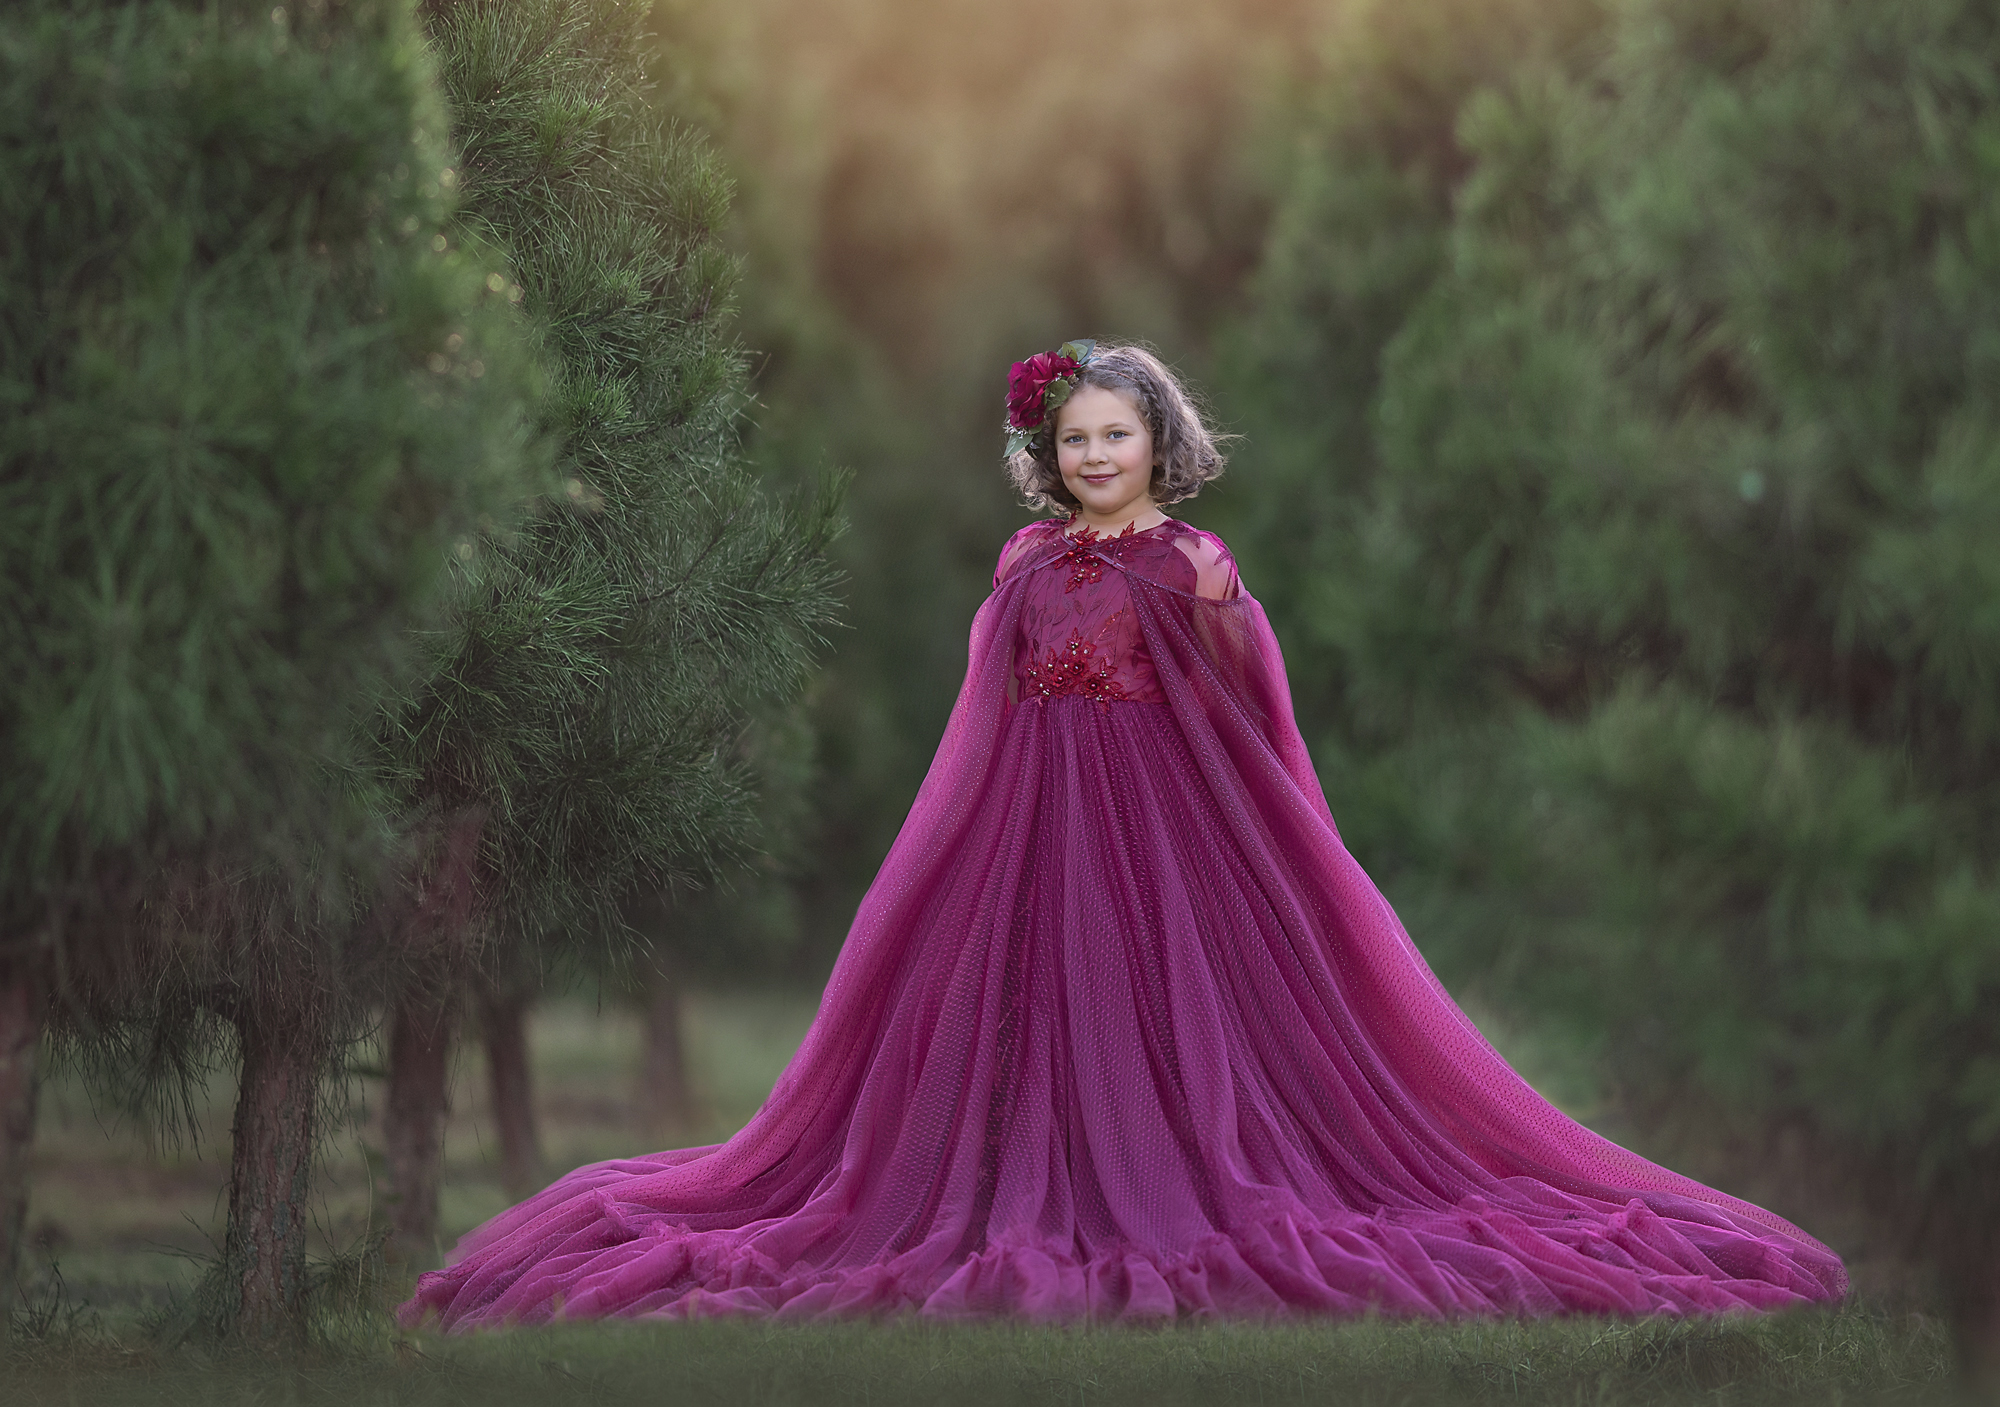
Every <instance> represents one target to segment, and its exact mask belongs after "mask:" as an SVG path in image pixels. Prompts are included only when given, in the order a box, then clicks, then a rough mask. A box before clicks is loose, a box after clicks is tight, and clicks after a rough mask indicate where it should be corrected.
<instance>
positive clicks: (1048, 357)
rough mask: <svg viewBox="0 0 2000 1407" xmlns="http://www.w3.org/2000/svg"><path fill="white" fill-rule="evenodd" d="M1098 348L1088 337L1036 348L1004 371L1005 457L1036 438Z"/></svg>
mask: <svg viewBox="0 0 2000 1407" xmlns="http://www.w3.org/2000/svg"><path fill="white" fill-rule="evenodd" d="M1096 352H1097V344H1096V343H1095V342H1092V341H1088V340H1079V341H1075V342H1065V343H1063V344H1062V346H1060V347H1058V348H1056V349H1055V350H1054V351H1053V352H1037V353H1035V355H1033V356H1032V357H1029V358H1028V359H1027V360H1026V361H1024V362H1015V363H1014V365H1013V366H1012V367H1011V368H1010V369H1009V370H1008V372H1007V457H1008V458H1009V459H1012V458H1013V457H1014V456H1015V455H1017V454H1019V453H1020V452H1021V451H1022V450H1024V449H1026V448H1027V447H1028V446H1029V445H1031V444H1033V443H1034V442H1035V437H1036V436H1037V435H1039V434H1041V433H1042V431H1043V430H1044V429H1046V428H1047V427H1048V426H1049V425H1050V423H1051V422H1053V421H1054V420H1055V417H1056V412H1057V411H1058V410H1060V409H1062V403H1063V402H1064V401H1066V400H1068V399H1069V397H1070V392H1072V391H1074V390H1075V389H1076V384H1077V380H1078V377H1079V375H1080V374H1081V373H1082V371H1083V369H1084V367H1086V366H1088V365H1089V364H1090V359H1091V357H1092V356H1094V355H1095V354H1096Z"/></svg>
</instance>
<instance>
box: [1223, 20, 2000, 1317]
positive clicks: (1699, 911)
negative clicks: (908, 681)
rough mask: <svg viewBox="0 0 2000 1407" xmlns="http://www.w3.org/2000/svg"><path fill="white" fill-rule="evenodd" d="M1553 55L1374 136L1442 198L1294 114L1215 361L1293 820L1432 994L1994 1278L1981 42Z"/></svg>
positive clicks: (1699, 45) (1999, 1123)
mask: <svg viewBox="0 0 2000 1407" xmlns="http://www.w3.org/2000/svg"><path fill="white" fill-rule="evenodd" d="M1585 19H1586V20H1588V19H1589V17H1588V14H1587V12H1585ZM1559 31H1560V22H1559V21H1556V20H1552V21H1551V22H1550V25H1549V26H1548V27H1546V28H1545V30H1544V33H1543V38H1542V40H1539V41H1537V42H1533V43H1522V44H1520V45H1517V46H1516V47H1515V48H1514V49H1513V50H1512V51H1511V52H1506V51H1502V52H1500V54H1499V56H1498V58H1497V60H1496V61H1495V66H1494V67H1493V68H1492V69H1491V70H1489V71H1487V72H1485V73H1483V74H1481V75H1479V78H1480V82H1478V83H1477V84H1463V85H1456V89H1457V90H1456V91H1454V90H1453V88H1450V87H1448V88H1446V89H1443V90H1441V91H1440V92H1438V93H1437V94H1436V96H1434V97H1430V98H1425V99H1424V100H1422V102H1420V103H1419V104H1418V106H1419V107H1420V108H1421V109H1422V110H1423V112H1424V113H1425V114H1426V115H1427V119H1428V120H1429V121H1430V123H1431V124H1432V130H1433V131H1435V132H1437V133H1440V134H1444V133H1449V134H1450V135H1449V140H1448V146H1447V150H1448V151H1449V152H1450V153H1452V159H1451V160H1449V161H1444V162H1440V163H1434V164H1433V165H1429V166H1427V165H1425V164H1424V163H1421V162H1419V163H1416V164H1415V165H1414V166H1412V165H1411V164H1409V163H1394V164H1392V165H1391V166H1390V168H1389V172H1390V174H1385V173H1384V172H1383V171H1382V170H1379V169H1374V168H1371V165H1370V163H1369V162H1368V161H1367V160H1365V159H1363V160H1354V161H1350V160H1349V159H1348V158H1347V157H1345V156H1343V155H1342V153H1344V152H1347V151H1351V150H1353V149H1354V148H1356V147H1360V148H1363V149H1366V150H1370V151H1379V150H1380V147H1379V145H1378V137H1377V133H1378V131H1379V128H1380V123H1379V122H1378V121H1377V120H1376V114H1377V113H1378V111H1379V110H1380V109H1381V108H1382V107H1384V106H1385V105H1386V106H1387V107H1388V108H1389V109H1390V110H1391V112H1392V114H1393V113H1395V112H1398V111H1400V108H1399V107H1398V104H1399V103H1401V102H1402V101H1403V99H1402V98H1400V97H1397V98H1395V99H1393V100H1392V99H1388V98H1381V97H1379V96H1370V93H1371V88H1370V85H1369V84H1367V83H1359V84H1354V85H1349V86H1347V87H1346V88H1345V89H1344V91H1343V92H1342V94H1341V96H1340V97H1339V98H1338V99H1337V100H1335V101H1333V102H1332V103H1331V104H1330V105H1329V110H1328V114H1327V115H1326V116H1325V117H1324V118H1323V119H1322V121H1321V126H1320V130H1319V135H1318V136H1317V138H1316V148H1315V149H1316V151H1317V152H1318V153H1319V155H1317V156H1315V157H1314V158H1312V159H1310V160H1308V161H1307V162H1306V163H1304V165H1303V166H1302V168H1301V170H1300V172H1299V174H1298V176H1297V178H1296V183H1295V188H1294V193H1293V195H1292V197H1291V198H1290V200H1289V201H1288V203H1287V205H1286V206H1285V208H1284V210H1283V212H1282V213H1281V215H1280V217H1279V220H1278V224H1277V229H1278V234H1277V237H1276V239H1275V241H1274V245H1273V250H1272V256H1271V259H1270V261H1269V263H1268V264H1267V267H1266V270H1265V272H1264V273H1263V275H1262V279H1263V283H1262V287H1261V289H1260V300H1261V309H1260V312H1259V314H1258V316H1257V318H1256V320H1255V321H1253V322H1252V323H1251V324H1250V325H1249V328H1248V329H1247V330H1246V332H1245V334H1244V335H1245V337H1246V339H1250V345H1252V346H1254V345H1255V341H1254V339H1258V338H1260V337H1263V336H1266V335H1267V333H1266V330H1267V329H1269V330H1270V332H1269V334H1268V335H1269V336H1270V337H1271V341H1270V346H1271V348H1273V349H1274V351H1273V352H1270V353H1266V354H1262V355H1261V356H1260V355H1259V354H1257V353H1254V352H1252V353H1249V354H1247V359H1249V360H1253V361H1255V363H1256V378H1257V380H1259V381H1262V382H1265V383H1268V389H1261V390H1259V391H1257V392H1256V393H1255V394H1257V395H1258V396H1259V397H1260V399H1259V402H1258V403H1259V404H1260V405H1263V406H1265V407H1268V408H1270V409H1271V412H1272V414H1273V417H1274V421H1275V422H1276V423H1275V426H1274V429H1275V430H1276V433H1275V434H1273V435H1271V437H1270V438H1272V439H1275V440H1276V441H1277V443H1276V444H1275V445H1274V446H1273V447H1271V448H1270V449H1267V450H1265V451H1262V457H1263V460H1264V462H1265V463H1268V464H1269V466H1270V468H1271V472H1272V476H1273V478H1275V479H1277V480H1278V482H1279V484H1281V485H1282V488H1280V489H1279V491H1278V493H1277V495H1276V499H1277V501H1276V502H1275V503H1274V504H1273V505H1272V506H1271V507H1270V508H1268V509H1261V508H1260V509H1259V510H1258V511H1259V512H1263V513H1266V514H1267V515H1268V516H1267V517H1266V518H1265V519H1263V520H1262V521H1261V522H1254V523H1252V525H1251V526H1252V528H1253V531H1252V533H1251V537H1250V540H1248V541H1245V542H1243V543H1242V544H1241V545H1242V546H1243V547H1244V549H1245V551H1244V555H1245V557H1246V558H1248V559H1250V561H1251V563H1252V568H1253V569H1252V570H1251V571H1250V573H1249V575H1250V578H1251V581H1252V584H1253V587H1255V588H1264V587H1265V586H1266V583H1265V581H1264V580H1262V579H1260V578H1259V577H1258V576H1257V575H1256V572H1255V570H1254V568H1255V566H1256V565H1257V564H1260V563H1264V564H1268V565H1269V566H1270V567H1271V568H1272V574H1273V576H1274V577H1275V579H1276V580H1278V581H1279V582H1281V583H1285V584H1294V585H1295V588H1296V590H1297V592H1298V599H1297V600H1295V601H1290V602H1288V601H1286V600H1285V594H1286V589H1287V587H1286V586H1285V585H1281V586H1280V587H1279V589H1278V590H1277V591H1276V592H1275V593H1273V594H1276V595H1277V596H1278V598H1279V610H1280V612H1281V613H1282V614H1281V622H1282V623H1283V625H1284V626H1285V628H1287V630H1288V632H1289V635H1290V639H1291V640H1293V641H1298V642H1300V644H1299V646H1298V647H1296V648H1295V652H1294V657H1293V659H1294V673H1293V679H1294V684H1295V687H1296V688H1297V690H1298V694H1299V699H1300V708H1301V713H1302V716H1304V717H1305V718H1306V719H1307V720H1308V721H1309V723H1310V726H1311V731H1312V734H1313V737H1312V741H1313V742H1314V743H1315V745H1316V747H1317V748H1318V749H1319V756H1320V758H1321V760H1322V762H1323V764H1325V770H1326V772H1327V775H1328V780H1329V789H1330V790H1331V791H1332V793H1333V803H1334V810H1335V814H1336V815H1337V816H1340V817H1341V818H1342V821H1343V824H1344V826H1345V827H1346V828H1347V830H1348V832H1349V836H1350V840H1351V842H1352V843H1353V844H1354V846H1355V849H1356V850H1357V852H1358V853H1359V854H1360V855H1361V857H1362V859H1363V860H1364V862H1366V863H1369V864H1370V865H1371V867H1372V868H1374V869H1375V870H1376V872H1377V873H1378V874H1380V875H1382V876H1383V877H1384V878H1385V879H1387V880H1388V881H1389V882H1390V885H1391V888H1392V889H1393V890H1394V891H1395V893H1396V894H1397V897H1398V898H1399V901H1402V902H1404V903H1405V906H1406V910H1407V912H1408V913H1409V914H1410V915H1411V916H1412V927H1413V929H1414V930H1415V931H1416V932H1417V934H1418V937H1419V939H1420V941H1423V942H1424V943H1425V945H1426V950H1427V951H1428V952H1429V953H1431V955H1432V956H1433V958H1434V960H1435V961H1436V962H1437V963H1438V965H1439V966H1440V967H1441V969H1443V970H1444V971H1445V973H1446V974H1447V976H1448V977H1449V978H1451V979H1452V980H1456V981H1460V982H1465V981H1473V980H1484V981H1486V982H1487V983H1489V984H1492V985H1495V986H1497V987H1500V988H1502V989H1505V990H1507V991H1509V992H1511V994H1512V995H1513V997H1514V999H1515V1000H1516V1001H1517V1002H1521V1001H1525V1002H1527V1003H1529V1004H1531V1005H1534V1006H1537V1007H1540V1008H1541V1009H1543V1010H1547V1011H1553V1012H1561V1013H1565V1014H1566V1015H1567V1017H1568V1018H1569V1019H1570V1020H1571V1021H1572V1022H1574V1023H1575V1024H1577V1025H1578V1026H1579V1027H1582V1028H1584V1029H1586V1030H1587V1031H1588V1032H1589V1033H1593V1034H1594V1035H1595V1036H1596V1037H1597V1038H1599V1039H1601V1040H1602V1041H1603V1042H1604V1045H1605V1049H1606V1051H1607V1053H1608V1054H1609V1056H1610V1058H1611V1060H1612V1062H1613V1069H1614V1071H1615V1072H1616V1073H1617V1074H1618V1075H1619V1076H1620V1077H1621V1078H1622V1079H1623V1080H1624V1081H1625V1082H1626V1083H1627V1085H1628V1086H1629V1087H1631V1088H1634V1089H1638V1090H1646V1091H1651V1092H1654V1093H1655V1094H1657V1093H1658V1092H1660V1091H1663V1090H1664V1091H1675V1092H1677V1094H1678V1095H1680V1096H1685V1097H1689V1098H1692V1099H1694V1100H1695V1101H1697V1102H1698V1103H1699V1104H1700V1105H1701V1107H1704V1108H1707V1109H1710V1110H1717V1111H1733V1112H1734V1113H1735V1114H1737V1115H1738V1116H1740V1119H1741V1122H1742V1124H1743V1126H1745V1127H1763V1128H1772V1127H1776V1126H1779V1125H1781V1124H1795V1125H1797V1126H1800V1127H1802V1128H1804V1129H1806V1130H1808V1131H1809V1132H1810V1134H1811V1135H1812V1136H1813V1137H1814V1138H1815V1139H1816V1140H1818V1141H1819V1143H1820V1145H1821V1146H1822V1147H1823V1148H1825V1149H1828V1150H1836V1151H1840V1152H1843V1153H1844V1154H1846V1155H1848V1156H1847V1157H1846V1158H1845V1159H1844V1160H1842V1161H1841V1162H1840V1163H1839V1164H1838V1165H1839V1166H1841V1167H1844V1168H1845V1169H1846V1170H1847V1171H1848V1172H1849V1173H1850V1174H1851V1173H1854V1172H1856V1171H1857V1170H1860V1171H1863V1172H1866V1171H1868V1170H1873V1171H1875V1172H1879V1173H1886V1174H1887V1177H1888V1180H1887V1181H1886V1182H1885V1183H1883V1184H1882V1185H1883V1186H1887V1187H1893V1188H1894V1189H1895V1195H1894V1196H1891V1197H1880V1196H1878V1197H1876V1198H1875V1202H1876V1206H1877V1208H1878V1209H1883V1208H1889V1209H1894V1210H1900V1211H1906V1212H1913V1213H1915V1214H1916V1215H1915V1216H1913V1217H1912V1218H1911V1221H1912V1222H1916V1223H1924V1222H1928V1223H1929V1225H1930V1226H1931V1227H1932V1229H1933V1230H1934V1231H1936V1232H1937V1233H1939V1235H1938V1239H1937V1240H1934V1241H1931V1242H1930V1243H1929V1244H1930V1246H1931V1249H1932V1251H1933V1253H1934V1254H1935V1256H1936V1257H1937V1259H1938V1261H1939V1263H1941V1264H1943V1265H1944V1266H1945V1276H1946V1279H1947V1280H1948V1281H1949V1280H1952V1279H1953V1278H1954V1276H1959V1277H1961V1278H1962V1277H1963V1276H1964V1275H1971V1276H1972V1277H1973V1278H1975V1279H1976V1278H1977V1277H1978V1276H1979V1275H1985V1276H1988V1277H1989V1278H1990V1274H1991V1271H1990V1264H1989V1265H1988V1267H1987V1268H1986V1269H1985V1270H1983V1271H1978V1270H1968V1269H1967V1268H1966V1267H1965V1266H1963V1265H1961V1266H1960V1267H1959V1268H1958V1269H1957V1270H1954V1269H1952V1264H1953V1263H1954V1261H1955V1259H1961V1258H1962V1257H1960V1253H1959V1251H1957V1250H1955V1249H1954V1248H1953V1243H1954V1242H1955V1243H1958V1244H1961V1245H1963V1246H1969V1247H1977V1246H1990V1245H1993V1244H2000V1242H1995V1241H1994V1239H1993V1225H1994V1217H1993V1215H1992V1210H1991V1206H1990V1203H1991V1198H1990V1195H1988V1194H1986V1193H1982V1192H1980V1191H1979V1190H1978V1189H1979V1188H1981V1187H1982V1186H1984V1187H1986V1188H1989V1189H1990V1187H1991V1186H1992V1185H1995V1180H1996V1179H2000V1078H1996V1071H2000V940H1996V937H1995V934H1996V927H1995V923H1996V920H2000V844H1996V835H2000V832H1996V830H1995V821H1996V819H2000V765H1996V764H2000V748H1997V747H1996V742H2000V735H1996V731H1995V713H1994V707H1995V706H1994V697H1995V696H1994V692H1993V679H1994V670H1995V669H1996V667H2000V636H1996V634H1995V633H1994V632H1995V628H1996V627H1995V622H1996V620H2000V594H1996V589H1997V588H2000V580H1996V577H1995V574H1994V572H1995V569H1994V567H1993V565H1992V561H1993V554H1992V552H1991V550H1990V543H1991V536H1990V533H1991V525H1992V524H1993V523H1994V521H1995V517H1994V515H1995V514H1996V513H2000V474H1996V473H1995V472H1994V470H1995V468H1996V465H1995V462H1994V454H1995V448H1994V447H1995V445H1996V443H2000V440H1996V437H1995V430H1996V428H2000V427H1996V426H1995V425H1994V422H1993V419H1992V412H1991V408H1990V404H1989V403H1990V401H1991V388H1992V387H1993V385H1994V384H1995V375H1996V371H2000V364H1996V360H1995V359H1996V356H2000V340H1996V338H1995V335H1994V331H1993V329H1994V328H1995V327H1996V326H2000V319H1997V318H1996V313H2000V239H1996V232H2000V204H1996V202H1995V196H1994V192H1995V190H1996V189H2000V187H1996V184H1995V179H1994V178H1995V175H1996V171H1995V169H1994V162H1995V159H1996V156H1995V154H1996V153H2000V25H1996V22H1995V20H1994V18H1993V16H1992V15H1991V13H1990V12H1989V11H1987V10H1986V9H1984V8H1982V7H1978V6H1974V5H1967V4H1959V3H1954V2H1953V0H1920V2H1919V3H1913V4H1908V5H1901V6H1896V7H1886V8H1885V7H1881V6H1876V5H1870V4H1866V3H1849V2H1847V0H1823V2H1822V3H1809V4H1797V3H1782V2H1781V0H1644V2H1643V3H1634V4H1629V5H1622V6H1618V7H1613V8H1611V9H1609V10H1608V11H1607V12H1606V13H1605V14H1604V15H1603V16H1602V17H1601V19H1600V20H1598V21H1595V22H1588V23H1584V24H1582V25H1581V27H1580V28H1579V30H1578V31H1577V32H1578V33H1579V34H1582V35H1584V36H1586V38H1587V42H1584V43H1573V42H1568V41H1564V42H1550V36H1552V35H1556V34H1558V33H1559ZM1458 52H1459V50H1458V48H1457V47H1456V41H1453V43H1451V44H1445V43H1442V42H1440V43H1439V44H1438V46H1437V47H1434V48H1424V47H1422V46H1419V47H1417V48H1415V49H1414V50H1405V51H1400V52H1398V53H1396V54H1394V55H1392V56H1385V55H1383V54H1377V55H1375V56H1373V57H1370V58H1368V59H1366V61H1365V62H1366V64H1367V65H1368V66H1371V67H1372V68H1373V69H1374V71H1375V75H1376V81H1375V89H1378V90H1387V91H1390V92H1393V93H1401V92H1402V91H1403V89H1401V88H1399V87H1397V86H1396V85H1394V84H1393V83H1391V82H1390V81H1389V80H1390V79H1392V78H1393V77H1394V76H1395V75H1396V74H1397V73H1399V72H1401V71H1402V69H1404V68H1416V69H1420V70H1426V71H1449V69H1450V67H1451V65H1452V64H1453V63H1455V62H1456V58H1455V55H1456V54H1457V53H1458ZM1486 52H1488V53H1492V52H1493V51H1486ZM1427 65H1436V66H1437V69H1435V70H1427V69H1426V66H1427ZM1357 93H1358V94H1359V95H1360V96H1359V97H1356V96H1355V95H1356V94H1357ZM1357 103H1359V104H1360V110H1359V111H1357V110H1356V107H1355V105H1356V104H1357ZM1432 170H1438V171H1443V172H1445V173H1446V175H1447V176H1448V177H1449V179H1448V180H1446V181H1444V182H1443V183H1441V184H1437V185H1432V186H1426V185H1424V184H1423V180H1424V179H1428V178H1427V176H1426V173H1427V172H1429V171H1432ZM1412 172H1415V173H1416V174H1415V176H1413V175H1412V174H1411V173H1412ZM1413 184H1414V185H1415V186H1416V187H1417V188H1418V189H1420V190H1421V191H1423V192H1424V193H1425V194H1424V198H1423V199H1421V200H1417V199H1415V198H1414V197H1411V196H1410V195H1409V194H1408V192H1409V190H1410V189H1411V188H1412V185H1413ZM1371 192H1373V193H1374V194H1371ZM1407 209H1415V210H1416V211H1417V212H1418V213H1417V215H1416V216H1415V217H1414V223H1415V227H1416V228H1417V230H1418V231H1419V233H1420V234H1421V236H1422V239H1421V241H1420V247H1421V249H1422V250H1423V251H1424V252H1423V255H1422V257H1421V258H1420V257H1418V255H1417V254H1415V253H1412V252H1411V249H1410V247H1409V245H1408V244H1406V243H1404V242H1403V241H1400V240H1398V239H1394V238H1391V236H1393V235H1394V234H1395V233H1396V232H1397V231H1400V230H1402V229H1404V228H1405V227H1406V217H1405V215H1404V214H1403V213H1401V212H1403V211H1405V210H1407ZM1392 245H1393V246H1395V247H1394V249H1393V250H1391V246H1392ZM1300 308H1304V309H1305V310H1306V311H1305V312H1304V313H1301V312H1300V311H1299V309H1300ZM1315 396H1324V397H1325V398H1326V399H1327V401H1328V402H1329V403H1330V405H1331V409H1328V410H1326V411H1324V412H1320V413H1317V414H1314V413H1311V412H1310V410H1309V409H1307V410H1306V411H1305V413H1300V408H1310V407H1311V406H1312V405H1313V400H1314V397H1315ZM1294 425H1295V426H1298V427H1299V428H1297V429H1293V428H1291V427H1292V426H1294ZM1857 1185H1858V1186H1866V1187H1871V1188H1872V1187H1873V1186H1875V1184H1873V1183H1862V1184H1850V1186H1857ZM1905 1224H1906V1225H1909V1224H1910V1222H1906V1223H1905ZM1966 1255H1967V1256H1970V1257H1971V1258H1973V1259H1978V1258H1980V1257H1982V1256H1985V1255H1986V1252H1981V1251H1969V1252H1967V1253H1966ZM1966 1284H1969V1281H1968V1282H1966ZM1966 1284H1961V1285H1960V1289H1962V1290H1963V1289H1965V1288H1966Z"/></svg>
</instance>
